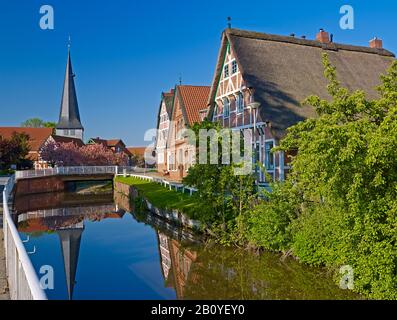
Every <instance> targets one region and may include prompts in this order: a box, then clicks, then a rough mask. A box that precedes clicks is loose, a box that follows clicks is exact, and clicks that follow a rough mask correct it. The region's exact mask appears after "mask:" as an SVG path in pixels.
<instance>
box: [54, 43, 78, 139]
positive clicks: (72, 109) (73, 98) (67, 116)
mask: <svg viewBox="0 0 397 320" xmlns="http://www.w3.org/2000/svg"><path fill="white" fill-rule="evenodd" d="M74 76H75V75H74V73H73V68H72V60H71V57H70V38H69V43H68V60H67V63H66V73H65V80H64V83H63V92H62V101H61V110H60V113H59V122H58V124H57V126H56V134H57V135H60V136H66V137H74V138H80V139H83V131H84V128H83V126H82V124H81V121H80V112H79V106H78V103H77V95H76V88H75V85H74Z"/></svg>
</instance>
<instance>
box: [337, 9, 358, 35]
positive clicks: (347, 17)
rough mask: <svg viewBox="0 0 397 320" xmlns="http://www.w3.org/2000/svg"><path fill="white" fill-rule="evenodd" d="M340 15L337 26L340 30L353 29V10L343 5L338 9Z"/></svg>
mask: <svg viewBox="0 0 397 320" xmlns="http://www.w3.org/2000/svg"><path fill="white" fill-rule="evenodd" d="M339 13H340V14H343V16H342V17H341V18H340V20H339V26H340V28H341V29H342V30H353V29H354V9H353V7H352V6H350V5H347V4H345V5H344V6H342V7H340V10H339Z"/></svg>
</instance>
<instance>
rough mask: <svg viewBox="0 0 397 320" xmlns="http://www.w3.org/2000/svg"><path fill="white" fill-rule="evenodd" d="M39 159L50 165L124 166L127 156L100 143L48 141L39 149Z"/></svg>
mask: <svg viewBox="0 0 397 320" xmlns="http://www.w3.org/2000/svg"><path fill="white" fill-rule="evenodd" d="M40 155H41V159H42V160H44V161H47V162H48V163H49V164H50V165H51V166H53V167H54V166H65V167H69V166H83V165H84V166H109V165H119V166H124V165H127V163H128V157H127V155H126V154H124V153H114V152H113V151H112V150H110V149H108V148H106V147H105V146H103V145H101V144H88V145H85V146H82V147H79V146H77V145H76V144H75V143H73V142H70V143H55V142H48V143H47V144H46V145H45V146H44V147H43V148H42V150H41V153H40Z"/></svg>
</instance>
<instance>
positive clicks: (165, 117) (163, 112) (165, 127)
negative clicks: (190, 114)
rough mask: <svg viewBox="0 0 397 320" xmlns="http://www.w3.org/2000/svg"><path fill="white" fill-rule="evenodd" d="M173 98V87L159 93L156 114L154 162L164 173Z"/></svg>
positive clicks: (166, 168)
mask: <svg viewBox="0 0 397 320" xmlns="http://www.w3.org/2000/svg"><path fill="white" fill-rule="evenodd" d="M173 100H174V89H171V90H170V92H163V93H162V94H161V102H160V107H159V112H158V115H157V137H156V147H155V149H156V163H157V169H158V172H161V173H165V172H166V171H168V167H167V141H168V132H169V127H170V121H171V120H170V119H171V112H172V105H173Z"/></svg>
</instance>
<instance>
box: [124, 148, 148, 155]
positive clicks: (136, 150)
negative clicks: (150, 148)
mask: <svg viewBox="0 0 397 320" xmlns="http://www.w3.org/2000/svg"><path fill="white" fill-rule="evenodd" d="M127 150H128V151H129V152H131V154H133V155H136V156H141V157H143V156H144V155H145V150H146V147H128V148H127Z"/></svg>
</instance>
